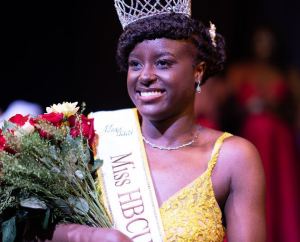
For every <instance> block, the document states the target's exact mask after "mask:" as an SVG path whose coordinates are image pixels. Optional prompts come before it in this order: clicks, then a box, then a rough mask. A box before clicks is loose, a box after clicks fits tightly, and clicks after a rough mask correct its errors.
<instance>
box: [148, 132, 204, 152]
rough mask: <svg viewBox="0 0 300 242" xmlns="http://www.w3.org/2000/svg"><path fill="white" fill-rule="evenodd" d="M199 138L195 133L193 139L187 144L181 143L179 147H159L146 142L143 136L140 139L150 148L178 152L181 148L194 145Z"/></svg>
mask: <svg viewBox="0 0 300 242" xmlns="http://www.w3.org/2000/svg"><path fill="white" fill-rule="evenodd" d="M198 136H199V132H197V133H196V135H195V136H194V138H193V139H192V140H190V141H189V142H186V143H183V144H181V145H178V146H161V145H157V144H153V143H152V142H150V141H149V140H147V139H146V138H145V137H144V136H143V135H142V138H143V140H144V142H145V143H146V144H148V145H150V146H151V147H152V148H155V149H160V150H179V149H181V148H183V147H186V146H189V145H192V144H193V143H195V141H196V140H197V138H198Z"/></svg>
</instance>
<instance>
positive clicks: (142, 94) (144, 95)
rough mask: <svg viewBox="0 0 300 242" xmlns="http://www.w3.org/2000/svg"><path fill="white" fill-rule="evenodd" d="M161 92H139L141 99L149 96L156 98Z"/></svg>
mask: <svg viewBox="0 0 300 242" xmlns="http://www.w3.org/2000/svg"><path fill="white" fill-rule="evenodd" d="M160 94H161V92H158V91H153V92H141V96H142V97H149V96H157V95H160Z"/></svg>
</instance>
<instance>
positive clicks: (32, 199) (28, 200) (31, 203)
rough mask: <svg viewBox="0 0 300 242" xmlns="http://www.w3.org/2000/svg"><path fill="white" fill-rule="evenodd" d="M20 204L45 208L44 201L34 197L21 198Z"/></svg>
mask: <svg viewBox="0 0 300 242" xmlns="http://www.w3.org/2000/svg"><path fill="white" fill-rule="evenodd" d="M20 205H21V206H22V207H24V208H32V209H47V205H46V203H45V202H44V201H41V200H40V199H38V198H36V197H30V198H26V199H24V200H21V202H20Z"/></svg>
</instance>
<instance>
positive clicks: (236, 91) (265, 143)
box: [224, 27, 300, 242]
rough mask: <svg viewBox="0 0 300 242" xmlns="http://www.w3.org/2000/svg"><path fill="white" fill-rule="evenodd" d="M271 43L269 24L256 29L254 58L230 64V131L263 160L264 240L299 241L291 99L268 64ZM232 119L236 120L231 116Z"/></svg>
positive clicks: (282, 79) (283, 81) (284, 80)
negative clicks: (233, 126) (232, 113)
mask: <svg viewBox="0 0 300 242" xmlns="http://www.w3.org/2000/svg"><path fill="white" fill-rule="evenodd" d="M276 44H277V43H276V38H275V36H274V34H273V32H272V31H271V30H270V29H269V28H264V27H263V28H258V29H257V30H256V31H255V33H254V35H253V39H252V49H253V57H252V58H251V59H249V60H246V61H244V62H240V63H237V64H234V65H232V66H231V67H230V68H229V70H228V74H227V81H228V83H229V88H230V90H231V91H232V95H233V97H234V99H235V100H236V101H237V104H238V111H237V112H238V113H239V114H242V116H240V117H239V118H240V121H241V122H240V125H237V127H239V129H237V130H235V132H236V133H238V134H240V135H241V136H242V137H245V138H247V139H248V140H250V141H252V142H253V143H254V145H255V146H256V147H257V148H258V150H259V152H260V155H261V157H262V160H263V164H264V169H265V173H266V185H267V192H266V195H267V196H266V204H267V237H268V241H269V242H271V241H272V242H281V241H282V242H283V241H284V242H294V241H300V237H299V226H300V224H299V218H298V216H297V214H298V211H297V210H298V207H297V202H298V201H299V196H298V194H297V193H298V189H297V182H296V177H297V173H296V172H297V168H296V167H297V162H296V160H297V158H296V149H295V147H296V146H295V136H294V132H293V126H292V123H293V120H294V117H293V116H294V113H295V109H294V107H295V103H294V102H293V100H292V99H291V98H290V97H291V90H290V87H289V85H288V82H287V77H286V76H284V75H283V74H282V73H281V71H280V70H279V68H277V67H276V66H275V65H274V62H273V56H274V53H275V50H276V48H277V46H276ZM228 109H230V107H229V108H228ZM231 111H232V109H231ZM224 115H226V113H225V114H224ZM237 116H238V115H236V116H235V117H237ZM227 120H228V117H227ZM231 122H232V123H238V122H236V120H235V119H233V120H231ZM231 132H232V131H231Z"/></svg>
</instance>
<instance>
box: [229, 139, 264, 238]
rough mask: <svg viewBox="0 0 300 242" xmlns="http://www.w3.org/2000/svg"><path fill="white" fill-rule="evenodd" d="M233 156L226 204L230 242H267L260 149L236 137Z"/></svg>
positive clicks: (233, 142) (233, 143) (230, 152)
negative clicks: (258, 150)
mask: <svg viewBox="0 0 300 242" xmlns="http://www.w3.org/2000/svg"><path fill="white" fill-rule="evenodd" d="M230 143H231V144H230V145H229V146H228V147H229V149H227V151H226V153H227V152H228V154H226V155H227V157H229V156H230V159H231V161H230V162H229V163H230V168H231V169H230V172H231V174H230V177H231V182H230V193H229V196H228V198H227V201H226V204H225V216H226V223H227V238H228V242H254V241H255V242H265V241H266V224H265V179H264V172H263V167H262V163H261V160H260V157H259V154H258V152H257V150H256V148H255V147H254V146H253V145H252V144H251V143H249V142H248V141H246V140H244V139H242V138H239V137H233V138H232V141H231V142H230Z"/></svg>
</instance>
